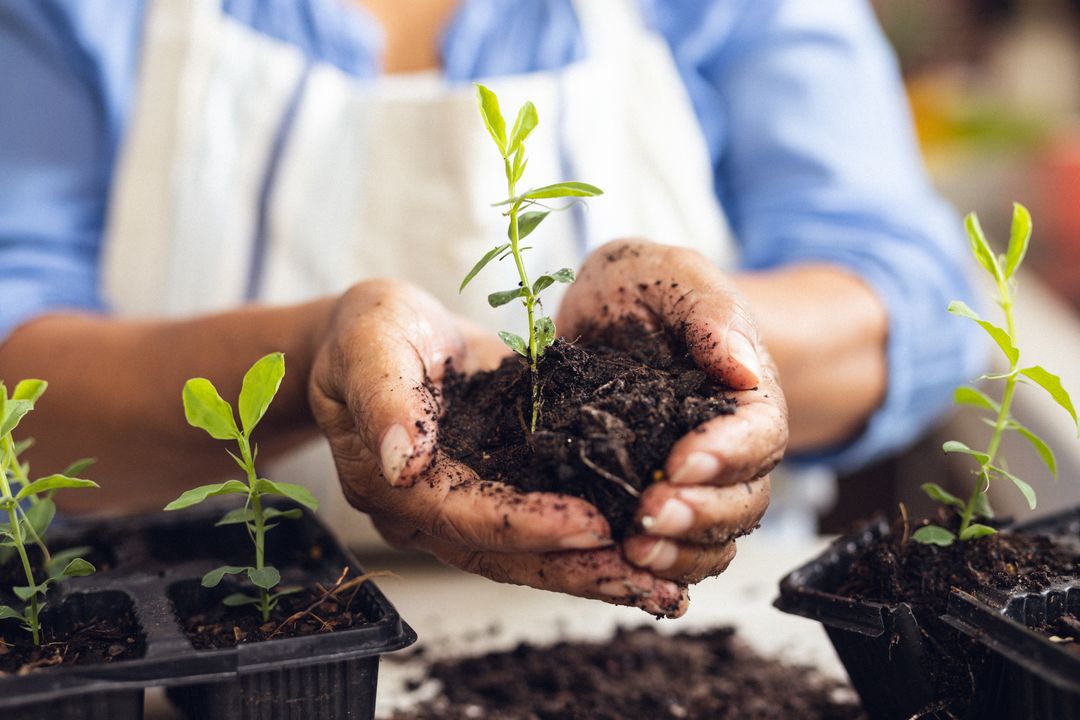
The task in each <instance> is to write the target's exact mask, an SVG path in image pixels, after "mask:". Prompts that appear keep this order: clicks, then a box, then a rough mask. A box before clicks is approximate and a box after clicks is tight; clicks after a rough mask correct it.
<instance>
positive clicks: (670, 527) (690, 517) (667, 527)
mask: <svg viewBox="0 0 1080 720" xmlns="http://www.w3.org/2000/svg"><path fill="white" fill-rule="evenodd" d="M693 524H694V511H693V510H691V509H690V506H689V505H687V504H686V503H684V502H681V501H679V500H676V499H674V498H672V499H671V500H668V501H667V502H665V503H664V504H663V505H662V506H661V507H660V513H659V514H658V515H656V517H653V516H652V515H646V516H645V517H643V518H641V527H642V528H643V529H644V530H645V532H648V533H654V534H658V535H678V534H680V533H684V532H686V531H687V530H689V529H690V526H691V525H693Z"/></svg>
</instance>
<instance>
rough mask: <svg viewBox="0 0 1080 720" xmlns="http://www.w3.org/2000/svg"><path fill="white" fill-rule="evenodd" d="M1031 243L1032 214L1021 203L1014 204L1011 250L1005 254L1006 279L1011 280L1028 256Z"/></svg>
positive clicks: (1010, 234)
mask: <svg viewBox="0 0 1080 720" xmlns="http://www.w3.org/2000/svg"><path fill="white" fill-rule="evenodd" d="M1030 242H1031V213H1030V212H1028V209H1027V208H1026V207H1024V206H1023V205H1021V204H1020V203H1016V202H1014V203H1013V216H1012V231H1011V232H1010V233H1009V249H1008V251H1007V252H1006V253H1005V277H1006V278H1011V277H1012V276H1013V275H1014V274H1015V273H1016V270H1017V269H1018V268H1019V267H1020V263H1022V262H1023V261H1024V255H1026V254H1027V249H1028V243H1030Z"/></svg>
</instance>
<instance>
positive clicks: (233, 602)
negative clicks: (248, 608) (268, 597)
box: [221, 592, 259, 607]
mask: <svg viewBox="0 0 1080 720" xmlns="http://www.w3.org/2000/svg"><path fill="white" fill-rule="evenodd" d="M221 604H222V605H224V606H225V607H240V606H241V605H258V604H259V598H257V597H251V596H250V595H245V594H244V593H239V592H238V593H233V594H232V595H226V596H225V597H224V598H223V599H222V600H221Z"/></svg>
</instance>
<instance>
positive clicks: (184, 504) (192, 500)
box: [165, 480, 248, 511]
mask: <svg viewBox="0 0 1080 720" xmlns="http://www.w3.org/2000/svg"><path fill="white" fill-rule="evenodd" d="M247 493H248V486H247V485H246V484H245V483H242V482H240V481H239V480H226V481H225V482H223V483H218V484H216V485H203V486H201V487H197V488H192V489H191V490H186V491H184V494H183V495H181V496H180V497H178V498H176V499H175V500H173V501H172V502H171V503H169V504H168V505H166V506H165V510H167V511H171V510H183V509H184V508H188V507H191V506H192V505H198V504H199V503H201V502H202V501H204V500H206V499H207V498H210V497H216V496H218V495H233V494H236V495H247Z"/></svg>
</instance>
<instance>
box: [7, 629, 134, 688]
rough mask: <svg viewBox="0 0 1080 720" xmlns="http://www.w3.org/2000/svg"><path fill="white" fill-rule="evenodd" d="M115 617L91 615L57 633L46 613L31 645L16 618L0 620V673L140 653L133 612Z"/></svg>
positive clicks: (109, 660)
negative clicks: (40, 636) (38, 639)
mask: <svg viewBox="0 0 1080 720" xmlns="http://www.w3.org/2000/svg"><path fill="white" fill-rule="evenodd" d="M117 617H118V618H119V619H118V620H113V621H110V622H105V621H103V620H98V619H94V620H91V621H90V622H88V623H85V624H82V625H78V626H76V627H75V628H74V629H73V630H72V631H71V632H70V633H68V634H66V635H64V636H61V635H60V634H59V633H57V632H56V631H55V628H54V627H52V623H50V618H49V616H48V614H47V613H46V614H45V615H44V617H43V618H42V626H43V634H44V637H43V640H44V642H42V644H41V646H40V647H35V646H34V644H33V642H32V639H31V636H30V633H28V632H26V631H24V630H23V629H22V626H21V625H20V624H18V622H17V621H14V620H7V621H5V622H4V623H3V624H0V677H2V676H6V675H10V674H12V673H15V674H19V675H24V674H26V673H28V672H30V671H32V670H36V669H38V668H46V667H52V666H54V665H92V664H96V663H111V662H116V661H118V660H124V659H126V658H136V657H141V656H142V655H143V653H144V651H145V648H146V640H145V638H144V637H143V636H142V634H141V632H140V631H139V625H138V623H137V622H136V620H135V618H134V615H133V614H131V613H123V614H120V615H118V616H117Z"/></svg>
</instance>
